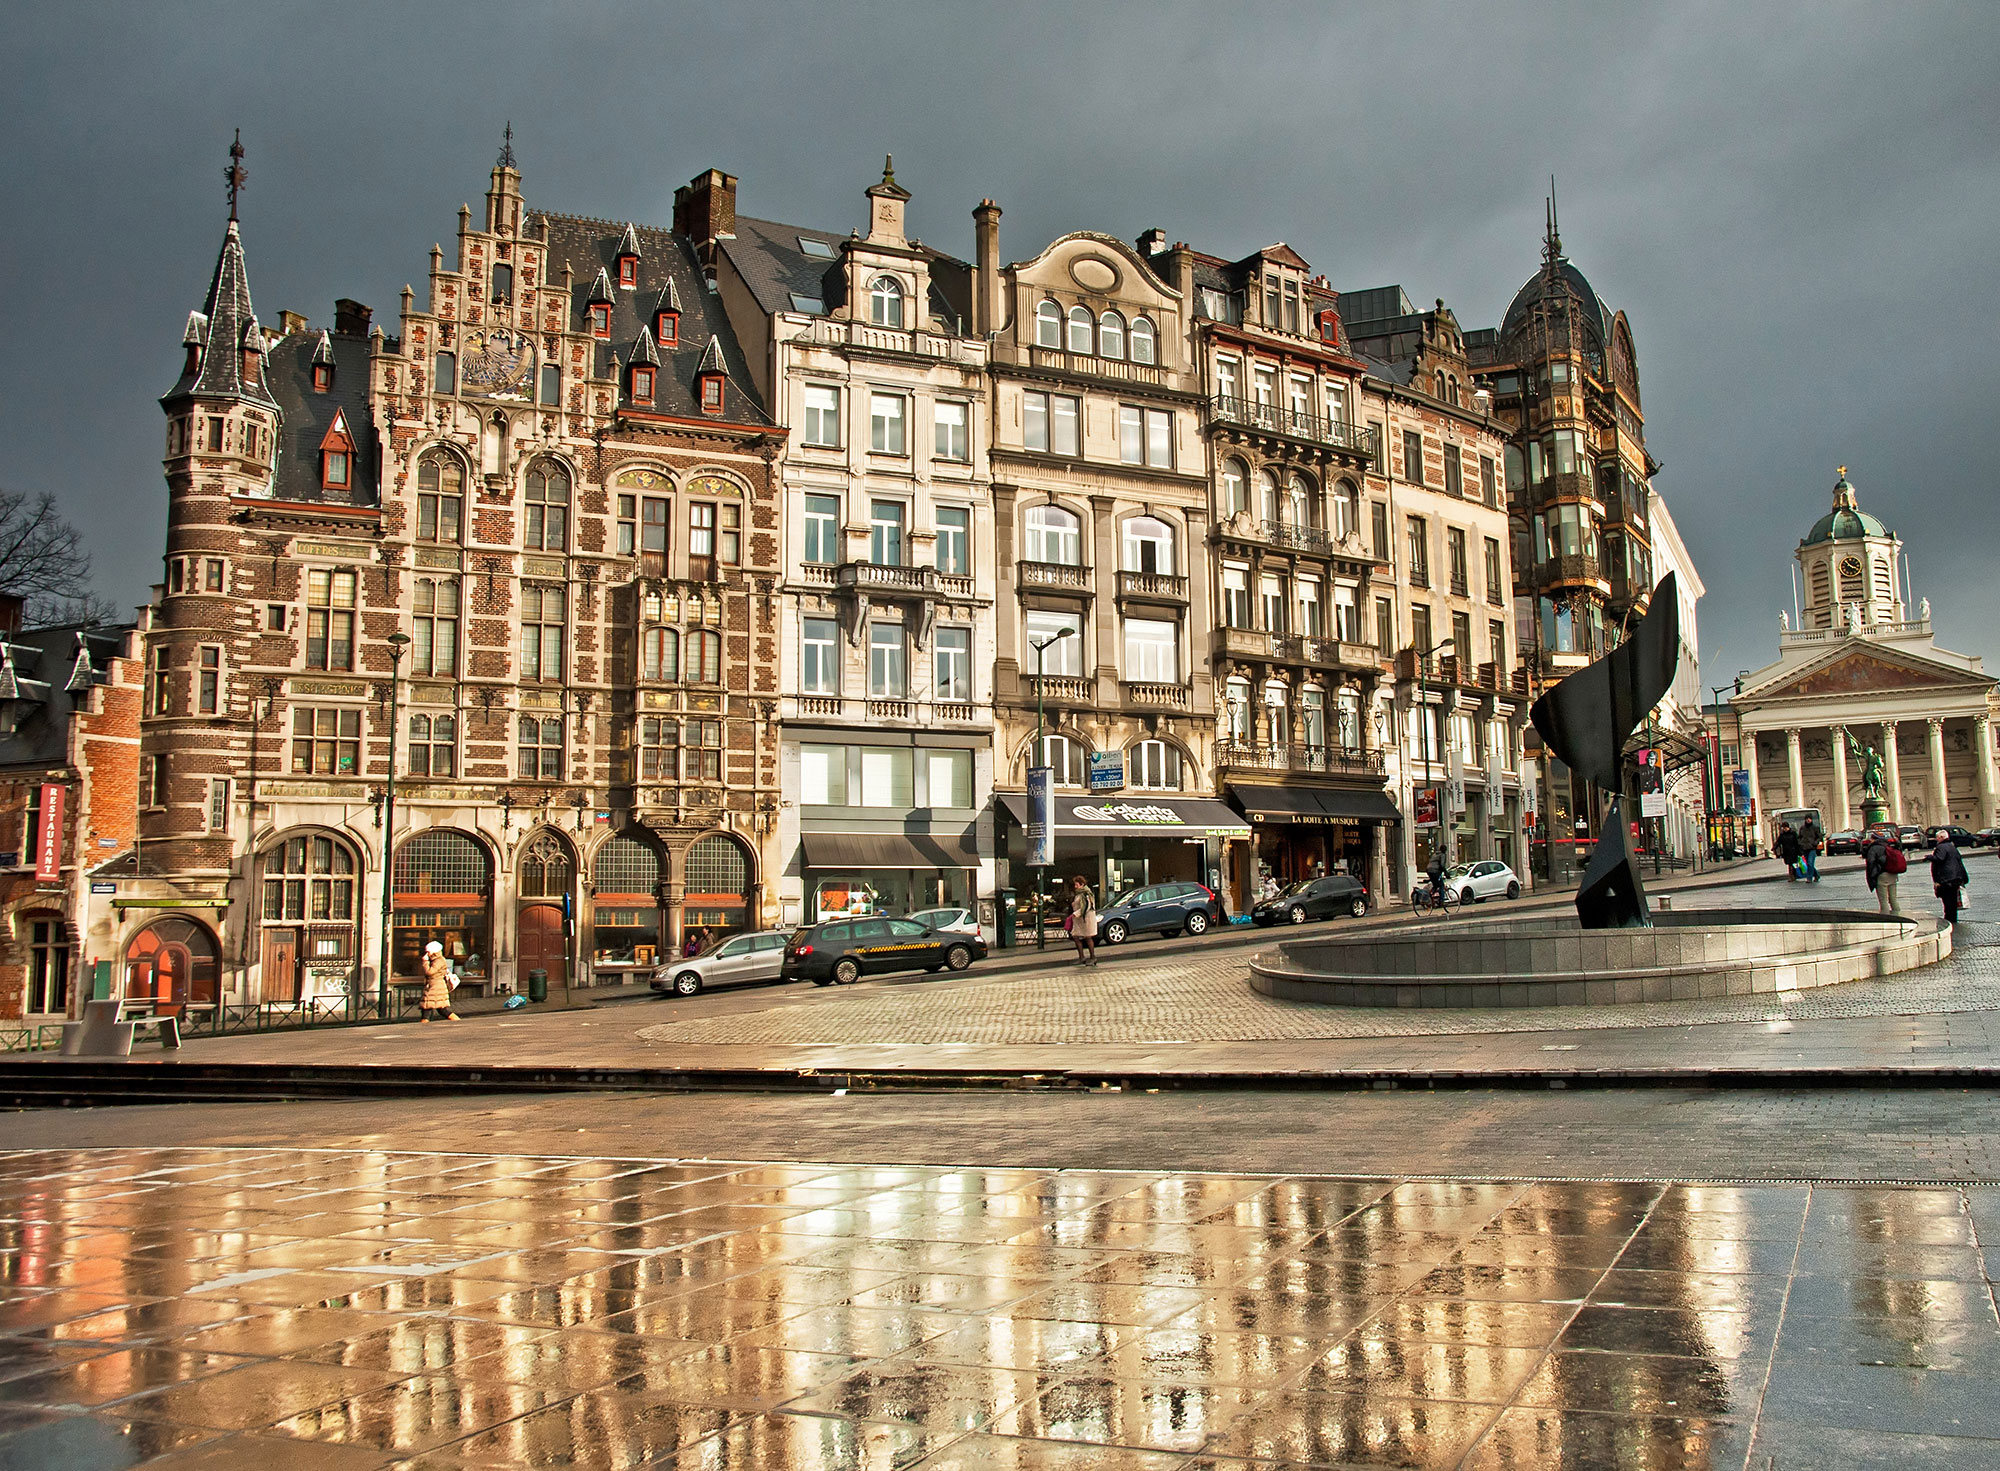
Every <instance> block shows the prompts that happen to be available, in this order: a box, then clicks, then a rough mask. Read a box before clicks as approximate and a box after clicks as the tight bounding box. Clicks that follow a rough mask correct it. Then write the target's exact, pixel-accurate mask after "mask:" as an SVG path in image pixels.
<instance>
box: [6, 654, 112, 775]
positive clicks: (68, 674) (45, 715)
mask: <svg viewBox="0 0 2000 1471" xmlns="http://www.w3.org/2000/svg"><path fill="white" fill-rule="evenodd" d="M131 627H132V625H130V624H105V625H85V624H81V623H62V624H57V625H55V626H53V627H50V628H36V629H30V630H28V631H27V632H25V633H17V634H14V635H12V636H11V637H8V638H6V639H4V640H0V727H4V726H7V725H10V724H11V726H12V729H10V730H5V732H4V733H0V767H20V766H27V767H35V766H55V765H59V764H61V763H62V762H64V761H66V760H68V759H69V720H70V715H71V713H72V712H73V711H74V710H75V709H76V706H77V702H78V701H79V700H81V699H83V698H84V697H85V695H86V693H87V691H89V690H90V689H91V688H92V687H93V686H95V685H99V684H104V683H107V682H108V681H109V679H110V677H111V675H110V670H111V661H112V660H113V659H115V658H117V657H118V656H119V655H120V654H121V653H123V652H124V648H125V636H126V635H127V634H128V633H129V632H130V631H131ZM16 701H24V702H26V703H25V705H23V704H18V703H15V702H16Z"/></svg>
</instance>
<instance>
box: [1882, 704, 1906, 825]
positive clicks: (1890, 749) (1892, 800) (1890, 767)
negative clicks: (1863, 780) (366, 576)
mask: <svg viewBox="0 0 2000 1471" xmlns="http://www.w3.org/2000/svg"><path fill="white" fill-rule="evenodd" d="M1882 780H1883V782H1884V783H1886V784H1887V785H1888V788H1889V791H1888V797H1889V820H1890V821H1891V822H1897V823H1900V822H1901V821H1902V820H1903V762H1902V758H1901V757H1900V756H1899V755H1897V753H1896V722H1895V721H1893V720H1885V721H1883V722H1882Z"/></svg>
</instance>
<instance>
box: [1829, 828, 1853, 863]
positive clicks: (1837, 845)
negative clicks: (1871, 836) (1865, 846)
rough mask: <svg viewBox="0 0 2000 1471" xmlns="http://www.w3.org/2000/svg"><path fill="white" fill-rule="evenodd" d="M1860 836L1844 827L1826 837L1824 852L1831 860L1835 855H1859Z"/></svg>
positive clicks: (1851, 829)
mask: <svg viewBox="0 0 2000 1471" xmlns="http://www.w3.org/2000/svg"><path fill="white" fill-rule="evenodd" d="M1860 851H1861V834H1860V833H1859V832H1858V831H1856V830H1855V829H1854V828H1851V827H1844V828H1842V829H1841V830H1840V831H1839V832H1837V833H1828V834H1827V835H1826V852H1827V856H1828V857H1829V858H1831V857H1832V856H1833V855H1834V854H1836V853H1859V852H1860Z"/></svg>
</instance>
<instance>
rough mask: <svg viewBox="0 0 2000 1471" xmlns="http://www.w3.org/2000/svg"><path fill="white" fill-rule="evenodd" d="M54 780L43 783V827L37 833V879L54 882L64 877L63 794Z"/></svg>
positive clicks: (38, 881)
mask: <svg viewBox="0 0 2000 1471" xmlns="http://www.w3.org/2000/svg"><path fill="white" fill-rule="evenodd" d="M66 790H67V789H66V788H64V787H60V786H58V785H56V784H55V783H54V782H52V781H49V782H43V783H42V827H41V831H40V832H38V833H36V834H35V880H36V882H37V883H44V884H52V883H54V882H55V881H56V880H57V879H59V878H61V877H62V849H63V842H62V833H63V794H64V792H65V791H66Z"/></svg>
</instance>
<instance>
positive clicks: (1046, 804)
mask: <svg viewBox="0 0 2000 1471" xmlns="http://www.w3.org/2000/svg"><path fill="white" fill-rule="evenodd" d="M1055 785H1056V783H1055V770H1054V768H1053V767H1048V766H1031V767H1029V768H1028V867H1030V868H1048V867H1050V866H1051V865H1053V864H1054V863H1055V861H1056V814H1055Z"/></svg>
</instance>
